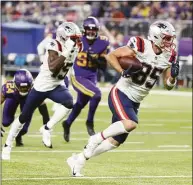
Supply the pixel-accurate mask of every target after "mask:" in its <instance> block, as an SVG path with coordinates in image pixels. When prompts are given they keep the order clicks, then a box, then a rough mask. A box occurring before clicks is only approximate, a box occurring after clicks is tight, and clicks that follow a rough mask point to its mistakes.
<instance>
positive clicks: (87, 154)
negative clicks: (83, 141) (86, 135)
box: [84, 134, 100, 159]
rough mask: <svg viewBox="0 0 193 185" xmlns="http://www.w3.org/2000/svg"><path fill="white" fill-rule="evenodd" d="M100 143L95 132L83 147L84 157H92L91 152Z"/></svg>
mask: <svg viewBox="0 0 193 185" xmlns="http://www.w3.org/2000/svg"><path fill="white" fill-rule="evenodd" d="M99 144H100V142H98V139H97V134H95V135H93V136H91V137H90V139H89V141H88V144H87V145H86V146H85V147H84V155H85V157H86V158H88V159H89V158H90V157H92V154H93V152H94V150H95V149H96V148H97V146H98V145H99Z"/></svg>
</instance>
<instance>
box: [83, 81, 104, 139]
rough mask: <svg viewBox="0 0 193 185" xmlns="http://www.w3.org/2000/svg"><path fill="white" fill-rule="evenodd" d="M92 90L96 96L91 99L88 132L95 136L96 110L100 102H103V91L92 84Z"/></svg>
mask: <svg viewBox="0 0 193 185" xmlns="http://www.w3.org/2000/svg"><path fill="white" fill-rule="evenodd" d="M90 90H92V91H93V92H94V93H95V94H94V96H93V97H91V99H90V104H89V111H88V117H87V121H86V126H87V131H88V134H89V135H90V136H92V135H94V134H95V131H94V115H95V112H96V109H97V107H98V104H99V102H100V101H101V91H100V90H99V88H98V87H96V85H95V84H94V83H91V84H90Z"/></svg>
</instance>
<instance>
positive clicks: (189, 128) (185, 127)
mask: <svg viewBox="0 0 193 185" xmlns="http://www.w3.org/2000/svg"><path fill="white" fill-rule="evenodd" d="M180 128H187V129H192V127H180Z"/></svg>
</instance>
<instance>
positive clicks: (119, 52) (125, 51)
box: [106, 46, 135, 73]
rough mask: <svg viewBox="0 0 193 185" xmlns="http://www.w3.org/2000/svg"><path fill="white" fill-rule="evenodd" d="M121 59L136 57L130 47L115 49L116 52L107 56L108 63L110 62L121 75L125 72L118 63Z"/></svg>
mask: <svg viewBox="0 0 193 185" xmlns="http://www.w3.org/2000/svg"><path fill="white" fill-rule="evenodd" d="M120 57H135V52H134V51H133V50H132V49H131V48H129V47H128V46H123V47H120V48H117V49H115V50H114V51H112V52H110V53H109V54H108V55H106V60H107V62H109V63H110V65H111V66H112V67H113V68H114V69H115V70H117V71H118V72H119V73H121V72H122V71H123V69H122V68H121V66H120V64H119V62H118V58H120Z"/></svg>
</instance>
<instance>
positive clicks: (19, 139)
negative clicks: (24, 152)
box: [15, 99, 32, 146]
mask: <svg viewBox="0 0 193 185" xmlns="http://www.w3.org/2000/svg"><path fill="white" fill-rule="evenodd" d="M25 101H26V99H22V100H21V102H20V110H21V112H22V110H23V108H24V105H25ZM31 116H32V115H31ZM31 118H32V117H31ZM31 118H28V120H27V121H26V123H25V124H24V125H23V128H22V129H21V130H20V132H19V133H18V135H17V136H16V138H15V142H16V146H23V145H24V144H23V139H22V136H23V135H25V134H26V133H27V132H28V127H29V125H30V122H31Z"/></svg>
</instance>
